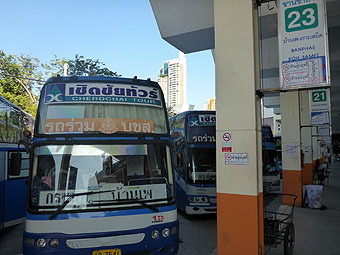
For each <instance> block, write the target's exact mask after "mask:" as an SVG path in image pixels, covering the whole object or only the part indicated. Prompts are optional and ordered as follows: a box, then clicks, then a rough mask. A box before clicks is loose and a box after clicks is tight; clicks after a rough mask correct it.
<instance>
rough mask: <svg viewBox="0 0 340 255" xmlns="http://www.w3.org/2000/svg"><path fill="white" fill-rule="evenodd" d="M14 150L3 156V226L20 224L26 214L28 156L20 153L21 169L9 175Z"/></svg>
mask: <svg viewBox="0 0 340 255" xmlns="http://www.w3.org/2000/svg"><path fill="white" fill-rule="evenodd" d="M16 152H17V151H16V150H13V151H8V152H7V153H6V154H7V155H5V157H6V162H7V164H5V165H6V167H7V169H8V171H7V175H6V177H7V178H6V179H7V180H6V181H5V185H4V191H5V193H4V194H5V195H4V204H5V206H4V213H3V214H4V223H5V224H4V226H5V227H6V226H10V225H14V224H17V223H20V222H22V221H23V220H24V217H25V214H26V199H27V188H28V183H27V181H28V175H29V154H28V153H26V152H20V153H21V169H20V172H18V173H16V174H11V173H10V171H9V169H10V167H11V163H10V162H11V158H12V157H13V155H14V154H15V153H16Z"/></svg>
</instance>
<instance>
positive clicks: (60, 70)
mask: <svg viewBox="0 0 340 255" xmlns="http://www.w3.org/2000/svg"><path fill="white" fill-rule="evenodd" d="M53 57H54V59H52V60H50V62H49V63H46V64H44V63H42V64H41V67H42V68H43V69H44V72H45V77H46V79H47V78H49V77H55V76H57V75H60V76H62V75H63V74H64V65H65V64H67V63H68V61H67V60H66V59H60V58H58V57H57V56H56V55H54V56H53Z"/></svg>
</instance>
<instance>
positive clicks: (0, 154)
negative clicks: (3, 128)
mask: <svg viewBox="0 0 340 255" xmlns="http://www.w3.org/2000/svg"><path fill="white" fill-rule="evenodd" d="M4 154H5V152H4V151H0V230H1V229H3V228H4V210H5V209H4V207H5V160H4Z"/></svg>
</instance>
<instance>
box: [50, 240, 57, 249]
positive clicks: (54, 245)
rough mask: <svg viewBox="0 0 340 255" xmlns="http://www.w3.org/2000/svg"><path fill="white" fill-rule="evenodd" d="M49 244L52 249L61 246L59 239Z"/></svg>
mask: <svg viewBox="0 0 340 255" xmlns="http://www.w3.org/2000/svg"><path fill="white" fill-rule="evenodd" d="M49 244H50V246H51V247H52V248H56V247H57V246H58V245H59V240H58V239H57V238H53V239H51V240H50V243H49Z"/></svg>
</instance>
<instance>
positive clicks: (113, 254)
mask: <svg viewBox="0 0 340 255" xmlns="http://www.w3.org/2000/svg"><path fill="white" fill-rule="evenodd" d="M92 255H122V252H121V250H120V249H110V250H97V251H93V252H92Z"/></svg>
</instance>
